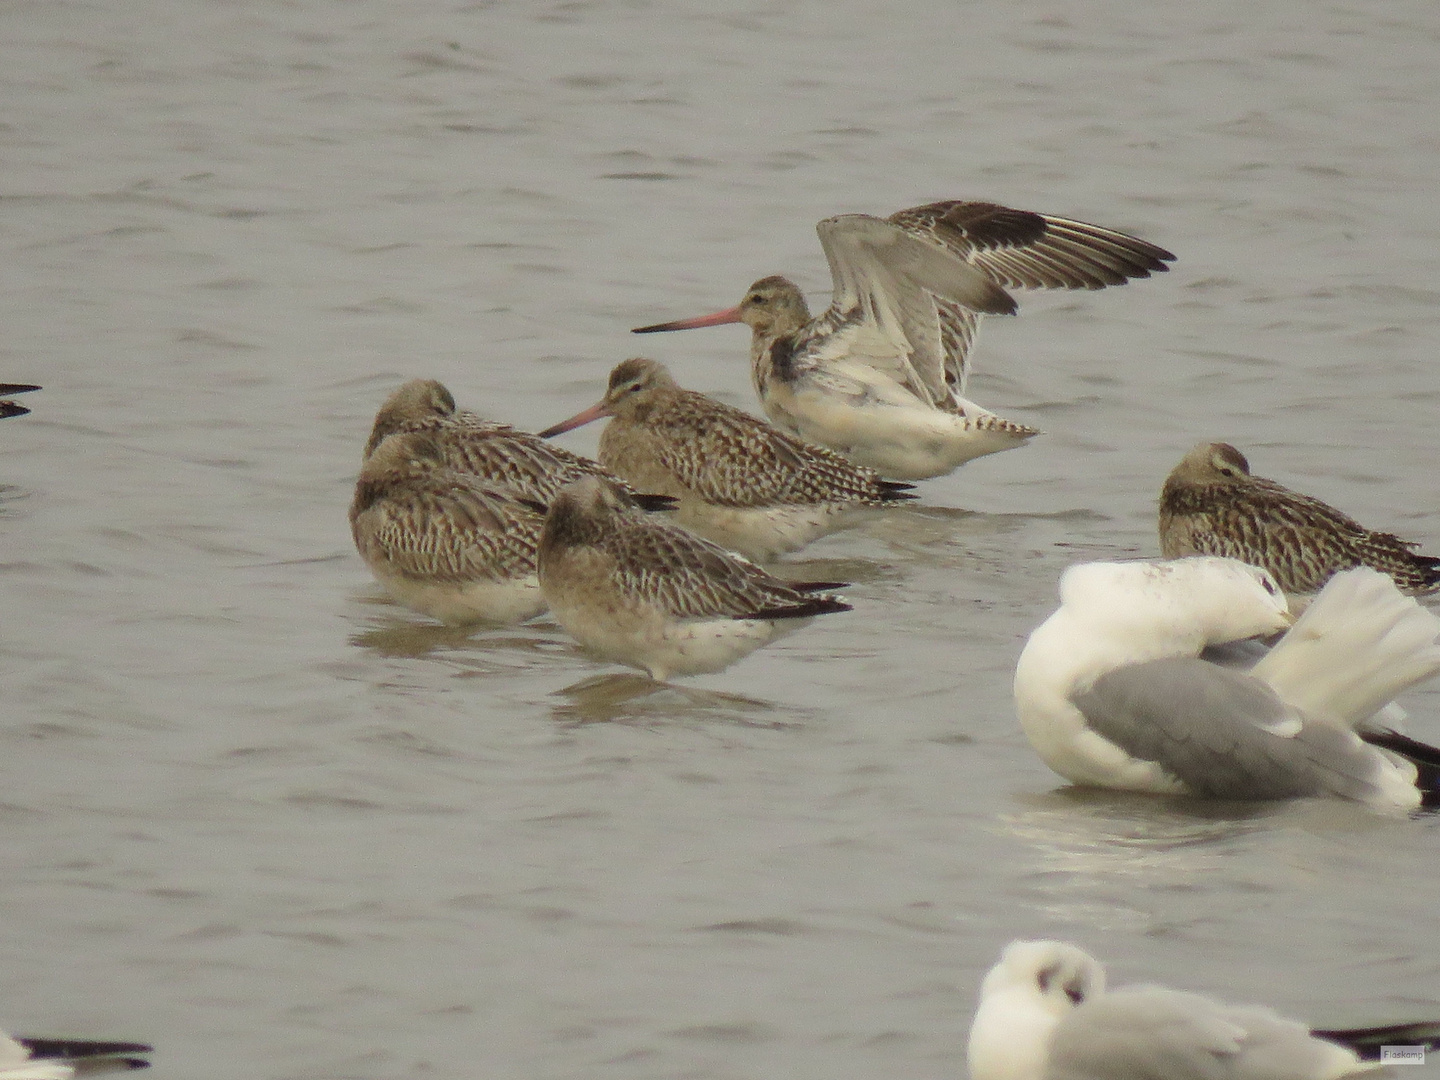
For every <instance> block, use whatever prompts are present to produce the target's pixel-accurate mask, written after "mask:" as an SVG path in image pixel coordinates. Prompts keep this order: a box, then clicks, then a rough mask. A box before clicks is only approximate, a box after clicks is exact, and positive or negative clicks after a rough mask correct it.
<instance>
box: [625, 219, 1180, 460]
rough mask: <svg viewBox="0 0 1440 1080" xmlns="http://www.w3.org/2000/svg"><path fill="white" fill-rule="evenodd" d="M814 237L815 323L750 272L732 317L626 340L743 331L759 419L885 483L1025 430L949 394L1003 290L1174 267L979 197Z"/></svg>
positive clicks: (784, 285)
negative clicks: (820, 261)
mask: <svg viewBox="0 0 1440 1080" xmlns="http://www.w3.org/2000/svg"><path fill="white" fill-rule="evenodd" d="M817 230H818V232H819V234H820V244H821V246H822V247H823V248H824V249H825V255H826V257H827V258H828V259H829V261H830V273H831V276H832V277H833V279H834V292H833V295H832V299H831V303H830V307H829V308H828V309H827V310H826V311H824V312H823V313H822V314H820V315H819V316H818V317H815V318H811V315H810V309H809V307H808V306H807V305H806V303H805V297H804V294H802V293H801V291H800V289H799V288H798V287H797V286H796V285H795V284H794V283H793V282H791V281H789V280H787V279H786V278H783V277H766V278H761V279H760V280H759V281H757V282H755V284H754V285H752V286H750V289H749V290H748V291H747V292H746V294H745V297H744V299H743V300H741V301H740V303H739V305H737V306H736V307H733V308H728V309H727V310H725V311H720V312H716V313H715V314H714V315H704V316H701V317H699V318H695V319H680V320H677V321H675V322H667V323H658V324H656V325H654V326H643V327H640V328H638V329H637V330H636V331H635V332H636V333H637V334H648V333H655V332H659V331H664V330H689V329H693V328H695V327H700V326H717V325H720V324H722V323H732V322H743V323H746V324H747V325H748V326H749V327H750V328H751V331H752V335H751V343H750V374H751V377H752V379H753V381H754V383H755V391H756V393H758V394H759V396H760V401H761V403H762V404H763V405H764V407H765V412H766V414H767V415H768V416H769V417H770V418H771V419H772V420H774V421H775V423H777V424H779V425H780V426H781V427H783V428H785V429H786V430H788V431H793V432H794V433H795V434H797V435H799V436H800V437H801V438H803V439H806V440H809V441H810V442H816V443H820V444H822V445H824V446H828V447H830V448H831V449H833V450H838V451H840V452H841V453H843V454H845V455H846V456H847V457H849V458H850V459H851V460H853V461H855V462H857V463H859V464H861V465H868V466H869V467H871V468H873V469H876V470H878V471H879V472H880V473H881V474H882V475H884V476H892V477H896V478H898V479H901V480H923V479H926V478H927V477H932V476H942V475H944V474H946V473H948V472H951V471H953V470H954V469H955V468H956V467H958V466H960V465H962V464H964V463H965V462H966V461H969V460H971V459H972V458H976V457H979V456H981V455H983V454H993V453H995V452H996V451H999V450H1007V449H1010V448H1012V447H1015V446H1018V445H1020V444H1021V443H1023V442H1025V440H1027V439H1029V438H1030V437H1031V436H1033V435H1036V434H1038V432H1037V431H1036V430H1035V429H1034V428H1030V427H1027V426H1025V425H1023V424H1017V423H1015V422H1013V421H1010V420H1004V419H1002V418H1000V417H998V416H996V415H995V414H994V413H991V412H989V411H988V410H986V409H983V408H981V407H980V406H979V405H976V404H975V403H974V402H973V401H969V400H967V399H966V398H965V397H964V393H965V383H966V377H967V374H968V355H969V351H970V347H971V345H972V344H973V342H974V338H975V332H976V329H977V326H978V320H979V316H980V315H982V314H994V313H1001V314H1013V313H1014V311H1015V310H1016V306H1015V301H1014V300H1013V299H1012V298H1011V296H1010V294H1009V293H1007V292H1006V291H1005V290H1006V288H1068V289H1099V288H1103V287H1105V286H1107V285H1119V284H1122V283H1124V282H1126V281H1128V280H1130V279H1131V278H1137V277H1148V276H1149V275H1150V274H1152V273H1155V272H1157V271H1161V270H1165V269H1167V267H1166V263H1167V262H1168V261H1170V260H1173V259H1174V257H1175V256H1173V255H1172V254H1170V252H1168V251H1166V250H1165V249H1163V248H1159V247H1156V246H1155V245H1154V244H1150V243H1147V242H1146V241H1144V240H1140V239H1137V238H1136V237H1133V236H1128V235H1126V234H1125V233H1122V232H1116V231H1114V230H1113V229H1105V228H1102V227H1100V226H1098V225H1089V224H1086V223H1085V222H1082V221H1071V220H1068V219H1066V218H1060V217H1052V216H1050V215H1047V214H1036V213H1031V212H1029V211H1025V210H1012V209H1009V208H1008V207H1004V206H997V205H994V204H993V203H983V202H955V201H951V202H937V203H931V204H929V205H926V206H917V207H913V208H911V209H909V210H901V211H899V212H898V213H896V214H892V215H891V216H890V217H889V218H877V217H871V216H870V215H868V214H842V215H840V216H839V217H832V218H826V219H825V220H824V221H822V222H820V224H819V225H818V226H817Z"/></svg>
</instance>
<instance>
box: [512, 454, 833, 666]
mask: <svg viewBox="0 0 1440 1080" xmlns="http://www.w3.org/2000/svg"><path fill="white" fill-rule="evenodd" d="M539 568H540V587H541V588H542V589H543V590H544V592H545V599H546V600H547V601H548V602H549V604H550V611H551V613H552V614H553V615H554V616H555V618H556V619H557V620H558V621H559V623H560V625H561V626H563V627H564V628H565V629H566V630H568V631H569V632H570V633H571V634H572V635H574V637H575V639H576V640H577V641H579V642H580V644H582V645H584V646H585V647H586V648H587V649H589V650H590V651H591V652H593V653H595V654H597V655H598V656H601V657H603V658H605V659H607V660H614V661H617V662H618V663H622V664H629V665H630V666H632V667H637V668H640V669H642V670H644V671H646V672H648V673H649V674H650V677H651V678H652V679H657V680H661V681H663V680H665V679H667V678H669V677H670V676H671V675H699V674H702V673H704V672H709V671H719V670H721V669H722V668H726V667H729V666H730V665H731V664H733V663H734V662H735V661H736V660H738V659H740V658H741V657H742V656H746V655H748V654H749V653H751V652H754V651H755V650H756V649H758V648H759V647H760V646H762V645H764V644H766V643H767V642H769V641H773V640H774V639H775V638H777V637H779V636H781V635H782V634H785V633H788V632H789V631H791V630H794V629H796V628H797V627H800V626H803V625H804V624H805V623H807V622H809V620H810V618H811V617H812V616H815V615H824V614H827V613H829V612H835V611H848V610H850V605H849V604H847V603H845V602H844V601H843V600H841V599H840V598H839V597H837V596H832V595H830V594H828V593H826V592H823V591H821V590H824V589H828V588H833V587H836V583H833V582H810V583H798V584H792V583H788V582H784V581H781V580H780V579H779V578H777V577H773V576H771V575H770V574H767V573H766V572H765V571H764V570H762V569H760V567H758V566H756V565H755V564H754V563H752V562H749V561H748V560H746V559H743V558H741V557H740V556H738V555H735V554H732V553H731V552H729V551H726V550H725V549H724V548H722V547H720V546H719V545H717V544H712V543H711V542H710V541H709V540H706V539H704V538H703V537H699V536H696V535H695V534H694V533H692V532H690V531H689V530H688V529H686V528H684V527H682V526H680V525H677V524H675V523H673V522H669V521H665V520H663V519H661V518H659V517H656V516H653V515H648V514H644V513H641V512H640V511H639V510H638V508H637V507H636V506H635V505H634V502H633V501H632V500H631V499H630V498H629V497H628V496H626V495H625V494H624V493H623V492H621V491H620V490H619V489H618V488H615V487H613V486H612V485H610V484H609V483H607V482H606V481H604V480H602V479H600V478H599V477H596V476H587V477H584V478H582V479H580V480H576V481H575V482H573V483H571V484H568V485H567V486H566V487H565V488H564V490H562V491H561V492H560V494H559V495H558V496H557V497H556V498H555V501H554V502H552V503H551V504H550V513H549V514H548V515H547V516H546V518H545V528H544V531H543V532H542V533H541V534H540V555H539Z"/></svg>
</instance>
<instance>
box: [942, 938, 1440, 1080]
mask: <svg viewBox="0 0 1440 1080" xmlns="http://www.w3.org/2000/svg"><path fill="white" fill-rule="evenodd" d="M1382 1045H1401V1046H1409V1047H1413V1048H1415V1049H1417V1050H1422V1051H1423V1050H1426V1049H1434V1048H1435V1047H1436V1046H1437V1045H1440V1022H1436V1021H1421V1022H1419V1023H1412V1024H1395V1025H1389V1026H1386V1027H1378V1028H1352V1029H1331V1030H1324V1029H1311V1028H1308V1027H1306V1026H1305V1025H1304V1024H1301V1023H1298V1022H1296V1021H1294V1020H1288V1019H1286V1018H1285V1017H1283V1016H1281V1015H1279V1014H1278V1013H1276V1012H1274V1011H1273V1010H1271V1009H1268V1008H1265V1007H1263V1006H1260V1005H1227V1004H1225V1003H1224V1002H1220V1001H1216V1000H1215V999H1214V998H1209V997H1204V996H1202V995H1200V994H1192V993H1187V992H1185V991H1182V990H1170V989H1167V988H1166V987H1163V986H1126V987H1121V988H1119V989H1118V990H1107V989H1106V986H1105V969H1104V968H1103V967H1101V965H1100V962H1099V961H1098V960H1096V959H1095V958H1094V957H1093V956H1091V955H1090V954H1089V953H1087V952H1085V951H1084V950H1083V949H1080V948H1077V947H1076V946H1074V945H1070V944H1067V943H1066V942H1063V941H1012V942H1011V943H1010V944H1009V945H1008V946H1006V948H1005V952H1004V953H1003V954H1002V955H1001V957H1000V962H999V963H997V964H996V965H995V966H994V967H993V968H991V969H990V971H989V973H988V974H987V975H986V976H985V981H984V983H983V984H982V985H981V988H980V1007H979V1008H978V1009H977V1010H976V1012H975V1021H974V1023H973V1024H972V1025H971V1027H970V1044H969V1050H968V1057H969V1063H970V1078H971V1080H1340V1078H1341V1077H1348V1076H1358V1075H1360V1074H1362V1073H1382V1074H1385V1073H1388V1072H1389V1070H1388V1069H1387V1068H1385V1067H1384V1066H1383V1065H1381V1063H1380V1061H1379V1058H1380V1049H1381V1046H1382Z"/></svg>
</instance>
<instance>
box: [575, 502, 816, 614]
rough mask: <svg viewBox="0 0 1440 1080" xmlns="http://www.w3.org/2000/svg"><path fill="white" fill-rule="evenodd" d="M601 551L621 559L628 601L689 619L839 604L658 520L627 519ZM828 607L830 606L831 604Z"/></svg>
mask: <svg viewBox="0 0 1440 1080" xmlns="http://www.w3.org/2000/svg"><path fill="white" fill-rule="evenodd" d="M622 521H623V524H622V525H621V527H619V528H616V529H614V530H612V531H611V532H609V533H607V534H606V536H605V537H604V538H603V539H602V540H601V544H600V546H601V547H602V548H604V549H606V550H608V552H609V553H610V554H611V555H612V556H613V557H614V558H615V559H616V561H617V562H618V564H619V570H618V571H617V573H616V577H615V583H616V585H617V587H618V588H619V589H620V590H621V591H622V592H623V593H624V594H626V595H627V596H628V597H630V598H631V599H634V600H640V601H643V602H646V603H653V604H656V605H658V606H659V607H660V608H661V609H662V610H664V611H666V612H667V613H668V614H670V615H674V616H677V617H679V618H686V619H702V618H718V617H728V618H732V619H744V618H753V617H755V616H757V615H758V614H759V613H762V612H763V613H765V615H766V617H768V618H783V617H786V616H787V615H794V616H798V615H801V614H817V613H818V612H819V610H820V609H821V608H824V609H827V610H840V608H836V607H834V605H835V604H837V603H838V601H835V600H834V599H833V598H830V597H825V596H817V595H811V594H806V593H802V592H800V591H799V590H797V589H793V588H791V587H790V586H789V585H787V584H786V583H785V582H783V581H781V580H780V579H779V578H776V577H773V576H772V575H770V574H767V573H766V572H765V571H764V570H762V569H761V568H760V567H758V566H756V565H755V564H754V563H752V562H749V561H748V560H746V559H743V558H741V557H740V556H738V555H735V554H733V553H731V552H729V551H726V550H725V549H724V548H722V547H720V546H719V545H717V544H712V543H711V542H710V541H708V540H704V539H702V538H700V537H698V536H696V535H695V534H694V533H691V532H689V531H688V530H686V529H683V528H681V527H680V526H678V525H672V524H670V523H668V522H664V521H658V520H656V519H653V518H648V519H640V518H636V517H634V516H628V515H627V517H626V518H625V519H622ZM827 601H828V604H827V603H826V602H827Z"/></svg>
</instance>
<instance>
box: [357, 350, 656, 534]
mask: <svg viewBox="0 0 1440 1080" xmlns="http://www.w3.org/2000/svg"><path fill="white" fill-rule="evenodd" d="M401 432H422V433H424V434H426V435H429V436H430V437H431V438H432V439H434V441H435V444H436V445H437V446H439V447H440V449H441V450H442V451H443V453H444V458H445V464H446V465H447V466H449V467H450V468H452V469H455V470H458V471H459V472H463V473H470V474H472V475H475V476H478V477H480V478H482V479H483V480H486V481H488V482H490V483H492V484H501V485H503V486H504V487H506V488H508V489H509V490H510V491H511V493H513V494H515V495H518V496H521V497H523V498H526V499H533V500H535V501H536V502H539V503H543V504H546V505H548V504H549V502H550V500H551V499H552V498H554V497H555V493H556V492H558V491H559V490H560V489H561V488H562V487H564V486H565V485H566V484H568V483H569V482H570V481H571V480H576V479H579V478H580V477H582V476H603V477H606V478H607V479H609V480H611V481H612V482H615V483H618V484H619V485H620V486H621V487H624V488H625V489H626V490H627V491H628V490H629V488H628V486H627V485H626V484H625V483H624V482H623V481H621V480H620V479H619V478H618V477H616V476H614V474H612V473H611V472H610V471H609V470H608V469H606V468H604V467H603V466H602V465H601V464H600V463H599V462H598V461H592V460H591V459H590V458H587V457H584V456H583V455H581V454H573V453H571V452H570V451H569V450H566V449H565V448H564V447H561V446H555V445H554V444H552V443H548V442H546V441H545V440H544V439H542V438H540V436H538V435H532V434H530V433H529V432H528V431H517V430H516V429H515V428H513V427H511V426H510V425H508V424H502V423H499V422H497V421H494V420H486V419H484V418H482V417H480V416H478V415H476V414H475V413H473V412H470V411H469V410H468V409H466V410H462V409H457V408H456V405H455V398H454V396H453V395H452V394H451V393H450V391H449V390H447V389H446V388H445V386H444V385H443V384H442V383H439V382H437V381H436V380H434V379H412V380H411V381H410V382H407V383H406V384H405V385H403V386H401V387H400V388H399V389H397V390H396V391H395V392H394V393H392V394H391V395H390V396H389V397H388V398H386V399H385V402H384V404H382V405H381V406H380V409H379V411H378V412H377V413H376V414H375V423H374V426H373V427H371V429H370V438H369V439H368V440H367V441H366V443H365V457H366V458H369V456H370V455H371V454H372V453H374V451H375V448H376V447H377V446H379V445H380V443H381V442H382V441H384V439H385V438H386V437H387V436H390V435H394V434H398V433H401ZM632 494H636V495H637V498H638V499H639V501H640V502H641V504H642V505H643V506H644V507H645V508H646V509H648V510H667V509H671V508H673V506H674V500H673V499H668V498H664V497H651V496H648V495H639V494H638V493H634V492H632Z"/></svg>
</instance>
